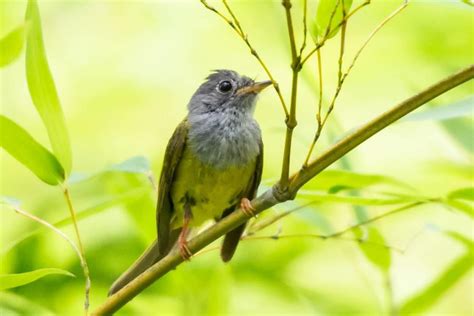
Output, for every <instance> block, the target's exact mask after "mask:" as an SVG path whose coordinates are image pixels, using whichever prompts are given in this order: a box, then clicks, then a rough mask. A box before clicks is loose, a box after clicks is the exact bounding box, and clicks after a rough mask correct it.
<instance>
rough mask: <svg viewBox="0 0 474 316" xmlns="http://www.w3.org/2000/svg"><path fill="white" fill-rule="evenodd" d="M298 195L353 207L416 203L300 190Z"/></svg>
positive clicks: (402, 198) (400, 199) (411, 199)
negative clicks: (352, 205)
mask: <svg viewBox="0 0 474 316" xmlns="http://www.w3.org/2000/svg"><path fill="white" fill-rule="evenodd" d="M298 195H299V196H300V197H303V198H305V197H306V198H310V199H311V200H315V201H320V202H328V203H348V204H354V205H393V204H401V203H409V202H415V201H418V199H417V198H415V197H409V196H405V197H397V198H368V197H362V196H351V195H342V194H327V193H322V192H318V191H311V190H300V191H298Z"/></svg>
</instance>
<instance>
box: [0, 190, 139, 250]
mask: <svg viewBox="0 0 474 316" xmlns="http://www.w3.org/2000/svg"><path fill="white" fill-rule="evenodd" d="M146 193H148V191H145V190H143V188H137V189H134V190H131V191H130V192H127V193H124V194H122V195H119V196H116V197H111V198H107V199H104V200H101V201H99V202H97V203H95V204H94V205H92V206H90V207H87V208H84V209H82V210H80V211H79V212H78V213H77V220H78V221H81V220H83V219H86V218H89V217H91V216H93V215H96V214H99V213H101V212H103V211H106V210H109V209H111V208H112V207H116V206H119V205H127V204H129V203H132V202H134V201H136V200H139V199H141V198H143V197H144V196H145V194H146ZM9 200H11V198H8V199H6V198H5V197H0V203H5V204H7V205H11V206H12V207H13V208H14V207H15V206H16V205H15V204H13V203H11V202H10V201H9ZM12 202H14V201H12ZM71 223H72V219H71V217H70V216H67V217H65V218H63V219H61V220H58V221H56V222H54V223H52V224H53V225H54V226H55V227H57V228H61V227H65V226H67V225H70V224H71ZM45 231H47V230H46V229H45V227H39V228H37V229H34V230H29V231H28V232H25V233H24V234H22V235H21V236H19V237H17V238H16V239H14V240H12V241H9V242H4V243H3V245H2V248H1V250H0V255H4V254H6V253H8V252H9V251H10V250H11V249H13V248H14V247H16V246H17V245H18V244H20V243H21V242H22V241H24V240H26V239H28V238H30V237H32V236H35V235H37V234H39V233H42V232H45Z"/></svg>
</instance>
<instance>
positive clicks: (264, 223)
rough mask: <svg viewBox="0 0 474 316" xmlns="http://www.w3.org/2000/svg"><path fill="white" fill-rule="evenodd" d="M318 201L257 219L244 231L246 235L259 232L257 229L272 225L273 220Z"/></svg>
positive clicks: (275, 220)
mask: <svg viewBox="0 0 474 316" xmlns="http://www.w3.org/2000/svg"><path fill="white" fill-rule="evenodd" d="M319 202H320V201H317V200H315V201H311V202H308V203H305V204H303V205H300V206H298V207H295V208H293V209H291V210H288V211H285V212H281V213H279V214H277V215H275V216H273V217H270V218H267V219H263V220H261V221H258V222H256V223H255V224H253V225H252V227H251V228H252V229H251V230H249V231H248V232H247V233H246V235H247V236H250V235H254V234H255V233H256V232H259V231H261V230H262V229H264V228H267V227H268V226H270V225H272V224H273V223H275V222H277V221H279V220H281V219H282V218H284V217H286V216H288V215H290V214H292V213H294V212H296V211H299V210H301V209H304V208H306V207H308V206H310V205H313V204H316V203H319Z"/></svg>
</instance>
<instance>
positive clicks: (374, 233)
mask: <svg viewBox="0 0 474 316" xmlns="http://www.w3.org/2000/svg"><path fill="white" fill-rule="evenodd" d="M354 233H355V235H356V236H357V238H359V239H361V240H362V241H370V242H371V243H370V244H369V243H364V242H362V243H360V244H359V247H360V248H361V250H362V252H363V253H364V255H365V257H366V258H367V259H368V260H369V261H370V262H372V263H373V264H374V265H375V266H376V267H378V268H379V269H380V270H381V271H382V272H383V273H388V271H389V269H390V265H391V263H392V256H391V253H390V250H389V249H388V248H387V249H384V248H382V247H379V246H377V245H385V244H386V242H385V238H384V237H383V236H382V234H381V233H380V232H379V231H378V229H377V228H375V227H372V226H369V227H365V228H364V229H360V228H358V229H356V230H354ZM375 244H377V245H375Z"/></svg>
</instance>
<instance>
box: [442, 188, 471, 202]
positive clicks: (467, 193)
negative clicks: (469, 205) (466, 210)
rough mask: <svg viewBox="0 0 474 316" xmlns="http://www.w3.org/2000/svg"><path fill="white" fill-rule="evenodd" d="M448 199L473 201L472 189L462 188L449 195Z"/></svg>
mask: <svg viewBox="0 0 474 316" xmlns="http://www.w3.org/2000/svg"><path fill="white" fill-rule="evenodd" d="M448 198H449V199H462V200H468V201H474V188H473V187H470V188H463V189H459V190H456V191H453V192H451V193H449V195H448Z"/></svg>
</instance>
